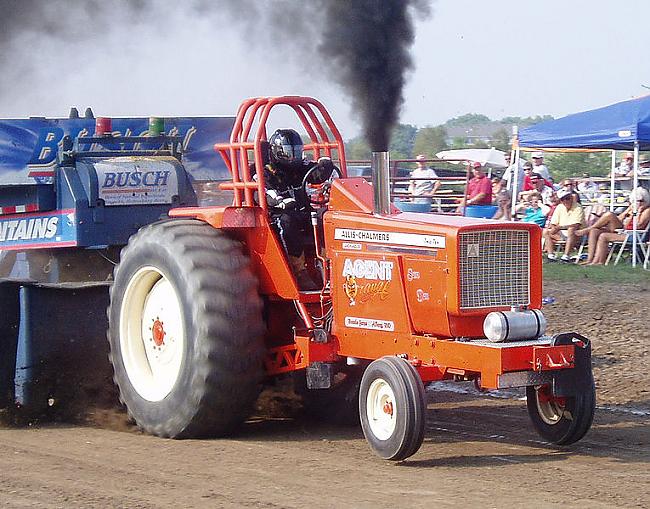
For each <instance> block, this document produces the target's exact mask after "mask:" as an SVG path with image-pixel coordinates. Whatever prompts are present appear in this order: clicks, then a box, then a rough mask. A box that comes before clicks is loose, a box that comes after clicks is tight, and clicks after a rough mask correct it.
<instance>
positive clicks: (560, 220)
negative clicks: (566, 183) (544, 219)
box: [543, 189, 585, 262]
mask: <svg viewBox="0 0 650 509" xmlns="http://www.w3.org/2000/svg"><path fill="white" fill-rule="evenodd" d="M557 197H558V198H559V200H560V204H559V205H558V206H557V207H556V208H555V211H554V212H553V216H552V217H551V221H550V224H549V226H548V227H547V228H545V229H544V234H543V235H544V242H545V244H544V248H545V249H546V257H547V258H548V259H549V261H555V260H557V255H556V254H555V244H557V242H559V241H561V240H566V244H565V246H564V254H563V255H562V257H561V258H560V260H561V261H563V262H569V261H570V260H571V258H570V257H569V253H571V251H572V250H573V248H574V247H575V246H576V245H577V243H578V240H579V239H580V235H577V233H576V232H577V231H578V230H579V229H580V228H581V227H584V225H585V213H584V210H582V206H580V204H579V203H576V202H575V201H574V199H573V193H572V192H571V191H569V190H568V189H560V190H559V191H558V192H557Z"/></svg>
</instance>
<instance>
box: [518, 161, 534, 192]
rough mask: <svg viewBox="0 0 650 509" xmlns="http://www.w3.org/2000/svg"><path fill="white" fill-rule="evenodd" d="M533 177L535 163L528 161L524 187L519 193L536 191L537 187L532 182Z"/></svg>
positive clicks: (525, 169) (525, 168) (525, 164)
mask: <svg viewBox="0 0 650 509" xmlns="http://www.w3.org/2000/svg"><path fill="white" fill-rule="evenodd" d="M532 175H533V163H531V162H529V161H526V162H525V163H524V187H523V188H522V189H519V192H521V191H534V190H535V186H534V185H533V183H532V182H531V181H530V179H531V176H532Z"/></svg>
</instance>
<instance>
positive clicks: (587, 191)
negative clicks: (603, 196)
mask: <svg viewBox="0 0 650 509" xmlns="http://www.w3.org/2000/svg"><path fill="white" fill-rule="evenodd" d="M576 189H577V191H578V193H580V194H582V195H584V197H585V198H587V199H588V200H592V201H593V200H595V199H596V198H598V195H599V194H600V189H599V188H598V184H596V183H595V182H594V181H593V180H591V177H590V176H589V173H583V174H582V179H581V180H580V182H578V186H577V188H576Z"/></svg>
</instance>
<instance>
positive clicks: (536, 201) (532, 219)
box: [515, 191, 549, 228]
mask: <svg viewBox="0 0 650 509" xmlns="http://www.w3.org/2000/svg"><path fill="white" fill-rule="evenodd" d="M515 211H516V212H518V213H520V214H523V216H522V218H521V220H522V221H523V222H524V223H535V224H536V225H538V226H539V227H540V228H544V226H545V225H546V216H547V215H548V211H549V207H548V206H546V205H544V204H543V203H542V195H541V194H539V193H538V192H537V191H533V192H532V193H530V194H529V195H528V196H527V197H526V200H525V201H524V202H522V203H520V204H519V205H517V208H516V209H515Z"/></svg>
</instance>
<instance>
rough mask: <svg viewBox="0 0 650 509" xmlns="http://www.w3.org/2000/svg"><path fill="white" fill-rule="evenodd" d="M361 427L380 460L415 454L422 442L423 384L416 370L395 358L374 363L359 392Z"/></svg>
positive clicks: (397, 458)
mask: <svg viewBox="0 0 650 509" xmlns="http://www.w3.org/2000/svg"><path fill="white" fill-rule="evenodd" d="M359 414H360V416H361V428H362V429H363V434H364V435H365V437H366V440H367V441H368V444H369V445H370V447H371V449H372V450H373V451H374V452H375V453H376V454H377V455H378V456H379V457H381V458H383V459H387V460H392V461H401V460H404V459H406V458H408V457H410V456H412V455H413V454H415V453H416V452H417V451H418V449H419V448H420V446H421V445H422V441H423V439H424V426H425V420H426V401H425V392H424V385H423V384H422V380H421V378H420V376H419V375H418V373H417V371H416V370H415V368H414V367H413V366H412V365H411V364H409V363H408V362H406V361H405V360H403V359H400V358H398V357H383V358H381V359H378V360H376V361H373V362H372V363H371V364H370V365H369V366H368V368H367V369H366V371H365V372H364V374H363V377H362V379H361V388H360V391H359Z"/></svg>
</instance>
